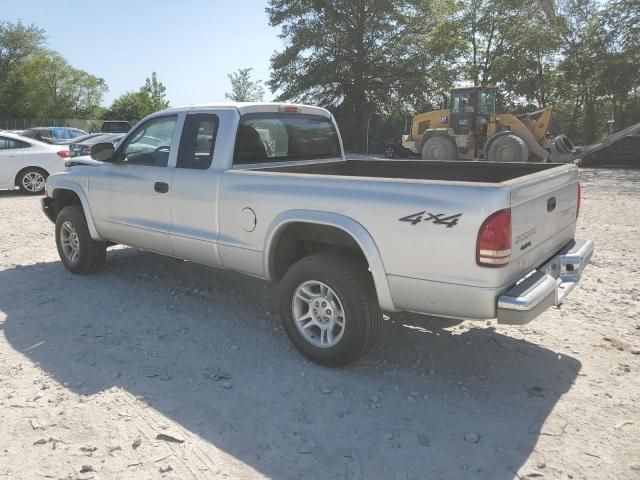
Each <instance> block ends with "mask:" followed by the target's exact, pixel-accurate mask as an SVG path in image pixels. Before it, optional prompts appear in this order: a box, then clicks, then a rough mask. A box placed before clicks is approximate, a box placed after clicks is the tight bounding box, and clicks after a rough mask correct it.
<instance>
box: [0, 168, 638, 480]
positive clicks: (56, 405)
mask: <svg viewBox="0 0 640 480" xmlns="http://www.w3.org/2000/svg"><path fill="white" fill-rule="evenodd" d="M581 175H582V181H583V211H582V213H581V217H580V221H579V227H578V230H579V234H578V236H579V237H583V238H584V237H586V238H591V239H593V240H595V242H596V249H597V251H596V254H595V256H594V258H593V261H592V264H591V266H590V267H589V268H588V269H587V272H586V275H585V277H584V278H583V281H582V283H581V286H580V287H579V288H578V289H576V290H575V291H574V292H573V294H572V295H571V297H570V298H569V301H568V302H567V303H566V304H565V305H563V306H562V308H560V309H552V310H549V311H548V312H546V313H545V314H544V315H542V316H541V317H540V318H538V319H537V320H536V321H534V322H533V323H531V324H529V325H528V326H526V327H503V326H497V325H496V324H495V323H494V322H488V323H485V322H480V323H477V322H476V323H473V322H464V323H461V324H453V323H451V322H449V321H446V320H442V319H436V318H428V317H420V316H415V315H394V316H393V317H392V318H391V320H390V321H387V322H385V325H384V330H383V334H382V338H381V342H379V344H378V346H377V347H376V348H375V349H374V351H372V352H371V353H370V354H369V355H368V356H367V357H365V358H364V359H363V360H362V361H360V362H359V363H357V364H356V365H354V366H352V367H349V368H345V369H341V370H329V369H323V368H320V367H318V366H315V365H314V364H311V363H308V362H305V361H303V360H302V358H301V357H300V356H299V355H298V354H297V352H295V351H294V350H293V348H292V347H291V346H290V345H289V342H288V340H287V339H286V337H285V335H284V333H283V332H282V330H281V328H280V327H279V323H278V321H277V318H275V315H273V314H272V311H273V308H274V306H273V299H274V296H275V288H274V286H272V285H268V284H266V283H263V282H261V281H259V280H256V279H254V278H250V277H246V276H242V275H239V274H235V273H233V272H227V271H222V270H213V269H207V268H204V267H200V266H198V265H194V264H190V263H187V262H180V261H177V260H174V259H170V258H166V257H161V256H157V255H153V254H149V253H145V252H141V251H138V250H134V249H129V248H116V249H112V250H110V253H109V254H108V258H107V265H106V267H105V268H104V269H103V270H102V271H100V272H99V273H97V274H94V275H91V276H86V277H79V276H74V275H72V274H70V273H69V272H67V271H66V270H65V269H64V267H63V266H62V264H61V263H60V261H59V260H58V255H57V252H56V249H55V243H54V237H53V226H52V225H51V224H50V223H49V221H48V220H47V219H46V218H45V217H44V215H43V214H42V213H41V212H40V210H39V201H38V199H37V198H33V197H25V196H22V195H20V194H18V193H16V192H7V191H5V192H0V426H1V432H2V433H1V435H0V478H8V479H32V478H65V479H66V478H78V479H90V478H94V479H116V478H121V479H129V478H136V479H147V478H176V479H192V478H194V479H208V478H230V479H235V478H263V477H270V478H278V479H298V478H300V479H303V478H304V479H313V478H322V479H324V478H327V479H339V478H349V479H360V478H361V479H403V480H404V479H423V478H433V479H490V480H503V479H513V478H547V479H589V480H592V479H637V478H640V443H639V442H638V439H639V438H640V400H639V398H640V397H639V395H638V394H639V392H640V380H639V378H640V377H639V376H638V370H639V369H640V355H638V353H640V350H639V349H640V275H639V273H640V253H639V252H638V246H639V245H640V243H639V240H640V235H639V228H640V227H639V225H638V219H639V213H638V212H640V195H639V192H640V188H639V185H640V172H638V171H636V172H629V171H623V170H617V171H613V170H601V171H594V170H585V171H583V172H582V174H581Z"/></svg>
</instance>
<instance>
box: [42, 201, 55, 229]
mask: <svg viewBox="0 0 640 480" xmlns="http://www.w3.org/2000/svg"><path fill="white" fill-rule="evenodd" d="M40 205H41V206H42V211H43V212H44V214H45V215H46V216H47V218H48V219H49V220H51V221H52V222H53V223H56V210H55V206H54V205H53V199H52V198H51V197H44V198H42V199H41V200H40Z"/></svg>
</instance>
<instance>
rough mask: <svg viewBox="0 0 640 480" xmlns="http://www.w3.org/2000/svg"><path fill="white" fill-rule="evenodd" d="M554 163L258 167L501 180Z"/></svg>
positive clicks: (319, 172)
mask: <svg viewBox="0 0 640 480" xmlns="http://www.w3.org/2000/svg"><path fill="white" fill-rule="evenodd" d="M560 165H562V164H555V163H509V164H506V163H490V162H435V161H428V162H427V161H422V160H347V161H337V162H318V163H313V164H298V165H287V166H281V167H269V168H264V169H260V170H263V171H269V172H286V173H302V174H315V175H336V176H347V177H365V178H366V177H373V178H404V179H414V180H450V181H458V182H479V183H480V182H481V183H501V182H505V181H507V180H512V179H514V178H518V177H523V176H525V175H529V174H532V173H536V172H540V171H543V170H548V169H550V168H554V167H558V166H560Z"/></svg>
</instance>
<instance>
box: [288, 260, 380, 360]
mask: <svg viewBox="0 0 640 480" xmlns="http://www.w3.org/2000/svg"><path fill="white" fill-rule="evenodd" d="M280 310H281V316H282V324H283V327H284V330H285V332H286V333H287V336H288V337H289V339H290V340H291V342H292V343H293V344H294V346H295V347H296V348H297V349H298V351H299V352H300V353H302V355H304V356H305V357H307V358H308V359H310V360H312V361H314V362H316V363H319V364H320V365H324V366H328V367H341V366H344V365H347V364H349V363H351V362H353V361H354V360H356V359H357V358H358V357H360V356H361V355H362V354H364V352H366V351H367V350H368V349H369V348H370V347H371V346H372V345H373V343H374V342H375V339H376V337H377V336H378V333H379V331H380V328H381V325H382V312H381V310H380V307H379V305H378V300H377V298H376V294H375V290H374V286H373V281H372V280H371V277H370V275H369V274H368V272H367V270H366V267H364V266H361V265H359V264H357V263H356V262H354V261H353V260H352V259H350V258H348V257H346V256H342V255H335V254H329V253H322V254H317V255H312V256H309V257H305V258H303V259H301V260H299V261H297V262H296V263H295V264H293V265H292V266H291V268H289V270H288V271H287V273H286V274H285V276H284V279H283V280H282V283H281V285H280Z"/></svg>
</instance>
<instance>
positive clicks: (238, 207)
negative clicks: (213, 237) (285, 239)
mask: <svg viewBox="0 0 640 480" xmlns="http://www.w3.org/2000/svg"><path fill="white" fill-rule="evenodd" d="M508 204H509V191H508V189H507V188H506V187H504V186H502V185H500V184H498V185H492V184H478V183H476V184H472V183H462V182H460V183H456V182H430V181H410V180H391V179H365V178H358V177H355V178H354V177H351V178H344V177H336V176H323V175H305V174H287V173H274V172H259V171H246V170H245V171H241V170H238V171H234V170H230V171H228V172H226V173H225V174H224V177H223V180H222V182H221V190H220V209H219V219H220V232H221V233H220V237H219V243H220V246H221V257H222V258H221V260H222V262H223V264H225V266H228V267H230V268H236V267H235V265H233V264H230V263H228V262H229V261H231V262H234V261H235V260H234V258H235V257H237V256H238V255H239V254H237V253H233V252H236V251H237V249H242V250H244V251H246V253H247V254H248V255H255V256H256V258H255V260H254V261H255V262H256V263H255V267H254V268H252V271H251V272H248V273H254V274H256V275H260V276H264V273H265V272H263V271H262V264H261V261H262V257H261V255H262V250H263V249H264V245H265V242H266V238H265V237H266V234H267V232H268V231H269V228H270V226H271V224H272V223H273V221H274V219H275V218H276V217H277V216H278V215H279V214H281V213H282V212H285V211H287V210H294V209H295V210H310V211H322V212H330V213H336V214H340V215H344V216H346V217H349V218H351V219H353V220H355V221H356V222H357V223H359V224H360V225H362V226H363V227H364V228H365V229H366V231H367V232H368V233H369V235H370V236H371V237H372V238H373V240H374V242H375V244H376V246H377V248H378V251H379V252H380V255H381V257H382V262H383V264H384V268H385V271H386V273H387V274H388V275H395V276H400V277H410V278H416V279H425V280H433V281H438V282H447V283H456V284H464V285H475V286H481V287H487V286H493V285H494V284H497V283H496V282H498V283H499V282H501V281H503V280H502V278H501V276H500V275H498V274H497V273H496V271H495V270H496V269H487V268H483V267H479V266H477V265H476V261H475V248H476V239H477V233H478V229H479V227H480V225H481V224H482V222H483V221H484V219H485V218H486V217H487V216H489V215H490V214H491V213H493V212H494V211H496V210H500V209H502V208H505V207H507V206H508ZM243 208H251V209H252V210H253V211H254V212H255V214H256V217H257V224H256V228H255V230H254V231H252V232H247V231H245V230H244V229H243V228H242V225H241V222H240V215H241V211H242V209H243ZM420 212H423V213H422V215H421V221H417V222H412V221H408V220H405V221H402V220H401V219H402V218H405V217H407V216H410V215H413V214H416V213H420ZM454 215H459V216H458V217H457V220H458V221H457V222H456V223H455V224H454V225H451V226H447V223H439V222H438V221H437V220H438V219H442V218H445V217H451V216H454ZM418 217H419V216H414V217H411V219H413V220H415V219H417V218H418ZM225 248H227V250H226V251H227V252H228V253H227V254H226V255H225V253H224V252H225ZM244 267H245V271H246V265H245V266H244Z"/></svg>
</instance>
